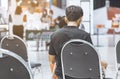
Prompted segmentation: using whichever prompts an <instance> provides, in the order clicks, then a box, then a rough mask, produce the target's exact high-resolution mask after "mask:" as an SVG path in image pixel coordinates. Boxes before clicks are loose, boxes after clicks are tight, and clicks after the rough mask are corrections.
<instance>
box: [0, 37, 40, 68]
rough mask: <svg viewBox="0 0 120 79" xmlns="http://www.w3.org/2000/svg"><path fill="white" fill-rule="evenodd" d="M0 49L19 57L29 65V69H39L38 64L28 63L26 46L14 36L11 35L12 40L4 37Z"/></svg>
mask: <svg viewBox="0 0 120 79" xmlns="http://www.w3.org/2000/svg"><path fill="white" fill-rule="evenodd" d="M1 48H3V49H7V50H9V51H12V52H14V53H16V54H17V55H19V56H21V57H22V58H23V59H24V60H25V61H26V62H28V65H30V66H31V68H36V69H39V67H41V64H40V63H31V62H29V61H28V54H27V46H26V44H25V42H24V41H23V40H22V39H21V38H20V37H18V36H16V35H13V36H12V38H11V37H9V36H5V37H4V38H3V39H2V40H1Z"/></svg>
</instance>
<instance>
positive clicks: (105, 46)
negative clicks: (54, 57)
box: [27, 35, 120, 79]
mask: <svg viewBox="0 0 120 79" xmlns="http://www.w3.org/2000/svg"><path fill="white" fill-rule="evenodd" d="M115 37H116V38H115V42H114V41H113V40H114V39H113V35H100V36H99V47H95V48H96V50H97V51H98V52H99V54H100V57H101V60H105V61H107V62H108V68H107V70H106V77H110V78H114V79H115V75H116V73H115V72H116V69H115V62H116V61H115V47H114V45H115V44H116V43H117V41H118V40H119V39H120V37H119V35H116V36H115ZM92 40H93V43H94V45H95V46H96V45H97V44H98V43H97V40H96V36H94V35H93V36H92ZM27 44H28V55H29V60H30V61H31V62H39V63H41V64H42V65H41V68H40V71H37V70H36V72H35V73H34V74H35V75H34V79H51V71H50V67H49V62H48V51H45V50H44V49H45V48H44V46H43V47H42V48H40V49H39V50H40V51H36V42H35V41H34V40H33V41H27ZM97 46H98V45H97ZM119 76H120V75H119ZM119 78H120V77H119ZM119 78H118V79H119Z"/></svg>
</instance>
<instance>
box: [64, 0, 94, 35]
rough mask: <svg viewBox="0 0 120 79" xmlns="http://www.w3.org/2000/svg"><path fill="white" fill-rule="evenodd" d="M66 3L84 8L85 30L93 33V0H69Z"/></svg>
mask: <svg viewBox="0 0 120 79" xmlns="http://www.w3.org/2000/svg"><path fill="white" fill-rule="evenodd" d="M82 1H84V0H82ZM88 1H89V0H88ZM66 5H67V6H70V5H78V6H81V7H82V8H83V12H84V16H83V22H82V23H83V24H84V25H85V30H86V31H87V32H89V33H91V34H93V29H94V28H93V0H90V2H85V1H84V2H81V0H67V2H66Z"/></svg>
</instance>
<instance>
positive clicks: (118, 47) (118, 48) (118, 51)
mask: <svg viewBox="0 0 120 79" xmlns="http://www.w3.org/2000/svg"><path fill="white" fill-rule="evenodd" d="M116 57H117V63H119V64H120V40H119V41H118V42H117V44H116Z"/></svg>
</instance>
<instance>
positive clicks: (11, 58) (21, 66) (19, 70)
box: [0, 49, 33, 79]
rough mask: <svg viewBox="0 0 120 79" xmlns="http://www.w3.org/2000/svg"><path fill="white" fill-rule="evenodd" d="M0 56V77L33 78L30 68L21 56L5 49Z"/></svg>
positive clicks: (0, 50) (13, 78)
mask: <svg viewBox="0 0 120 79" xmlns="http://www.w3.org/2000/svg"><path fill="white" fill-rule="evenodd" d="M0 53H2V54H4V55H3V56H1V57H0V79H33V76H32V73H31V70H30V68H29V66H28V65H27V63H26V62H25V61H24V59H23V58H22V57H20V56H19V55H17V54H15V53H14V52H10V51H8V50H5V49H0Z"/></svg>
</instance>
